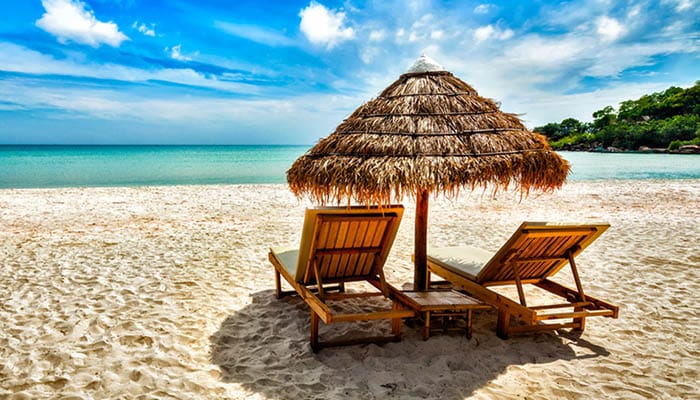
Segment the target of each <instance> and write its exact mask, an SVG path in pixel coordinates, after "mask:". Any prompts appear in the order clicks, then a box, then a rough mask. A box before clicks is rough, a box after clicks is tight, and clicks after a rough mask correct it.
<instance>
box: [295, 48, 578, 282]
mask: <svg viewBox="0 0 700 400" xmlns="http://www.w3.org/2000/svg"><path fill="white" fill-rule="evenodd" d="M568 171H569V164H568V163H567V162H566V161H565V160H564V159H562V158H561V157H559V156H558V155H557V154H556V153H555V152H554V151H552V150H551V148H550V147H549V144H548V143H547V140H546V139H545V138H544V136H542V135H539V134H536V133H533V132H530V131H528V130H527V128H525V126H524V125H523V124H522V122H521V121H520V119H519V118H518V117H517V116H516V115H514V114H506V113H503V112H501V111H500V110H499V109H498V105H497V104H496V103H494V102H493V101H492V100H489V99H486V98H483V97H481V96H479V95H478V94H477V93H476V90H474V89H473V88H472V87H471V86H469V85H468V84H466V83H465V82H463V81H461V80H460V79H458V78H457V77H455V76H454V75H452V74H451V73H450V72H447V71H445V70H444V69H443V68H442V67H440V66H439V65H438V64H436V63H435V62H434V61H432V60H430V59H429V58H427V57H425V56H422V57H421V58H419V59H418V60H417V61H416V62H415V63H414V64H413V65H412V66H411V68H409V70H408V71H407V72H406V73H405V74H403V75H401V76H400V77H399V79H398V80H396V81H395V82H394V83H392V84H391V85H390V86H389V87H388V88H386V89H385V90H384V91H383V92H382V93H381V94H380V95H379V97H377V98H376V99H373V100H370V101H369V102H367V103H365V104H364V105H362V106H360V107H359V108H358V109H357V110H355V112H353V113H352V115H350V116H349V117H348V118H347V119H345V120H344V121H343V122H342V123H341V124H340V125H338V127H337V128H336V129H335V132H333V133H332V134H331V135H329V136H327V137H325V138H323V139H321V140H320V141H319V143H318V144H316V145H315V146H314V147H312V148H311V149H310V150H309V151H308V152H307V153H306V154H304V155H303V156H301V157H300V158H299V159H297V160H296V161H295V162H294V164H293V165H292V167H291V168H290V169H289V170H288V171H287V181H288V182H289V187H290V189H291V191H292V192H293V193H294V194H296V195H297V196H303V195H308V196H309V197H310V198H311V199H313V200H315V201H317V202H319V203H321V204H325V203H329V202H337V203H341V202H343V201H347V202H350V201H351V200H355V201H356V202H358V203H360V204H380V205H382V204H389V203H390V202H391V200H392V199H395V200H399V199H401V198H402V197H403V196H404V195H405V194H407V195H409V196H415V199H416V225H415V238H414V239H415V249H414V251H415V275H414V289H415V290H424V289H425V288H426V275H427V274H426V270H427V264H426V251H427V230H428V225H427V220H428V198H429V194H430V193H445V194H448V195H457V194H458V192H459V190H460V189H462V188H466V189H469V190H473V189H474V188H475V187H487V186H492V187H493V188H494V190H498V189H507V188H508V187H515V188H517V189H519V190H520V191H521V192H522V193H525V194H527V193H529V192H530V190H533V189H534V190H545V191H547V190H553V189H555V188H559V187H561V185H562V184H563V183H564V180H565V179H566V175H567V174H568Z"/></svg>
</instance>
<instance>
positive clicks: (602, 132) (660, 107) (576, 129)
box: [535, 81, 700, 150]
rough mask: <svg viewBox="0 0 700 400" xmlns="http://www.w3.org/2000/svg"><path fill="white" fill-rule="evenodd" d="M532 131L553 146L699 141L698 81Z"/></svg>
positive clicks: (675, 144) (635, 145)
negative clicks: (588, 117) (585, 118)
mask: <svg viewBox="0 0 700 400" xmlns="http://www.w3.org/2000/svg"><path fill="white" fill-rule="evenodd" d="M535 131H537V132H539V133H541V134H543V135H545V136H547V138H548V139H549V141H550V144H551V145H552V147H553V148H554V149H562V148H570V147H572V146H575V145H585V146H589V147H599V146H602V147H609V146H612V147H617V148H620V149H628V150H636V149H638V148H640V147H642V146H646V147H651V148H669V150H675V149H677V148H679V147H680V146H682V145H685V144H699V143H700V81H697V82H696V83H695V85H694V86H692V87H690V88H688V89H682V88H678V87H673V86H672V87H670V88H668V89H666V90H665V91H663V92H658V93H652V94H648V95H644V96H642V97H640V98H639V99H637V100H626V101H623V102H622V103H620V109H619V111H617V112H615V109H614V108H613V107H611V106H607V107H605V108H603V109H601V110H598V111H596V112H594V113H593V122H590V123H588V122H581V121H578V120H576V119H574V118H566V119H564V120H563V121H561V122H560V123H556V122H550V123H548V124H546V125H544V126H540V127H536V128H535Z"/></svg>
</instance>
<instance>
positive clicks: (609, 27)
mask: <svg viewBox="0 0 700 400" xmlns="http://www.w3.org/2000/svg"><path fill="white" fill-rule="evenodd" d="M596 26H597V29H596V32H598V34H599V35H600V36H601V38H602V39H603V40H605V41H608V42H612V41H615V40H616V39H618V38H619V37H620V36H622V35H623V34H624V33H625V31H626V29H625V27H623V26H622V25H621V24H620V23H619V22H618V21H617V20H616V19H614V18H610V17H606V16H602V17H600V18H598V20H597V21H596Z"/></svg>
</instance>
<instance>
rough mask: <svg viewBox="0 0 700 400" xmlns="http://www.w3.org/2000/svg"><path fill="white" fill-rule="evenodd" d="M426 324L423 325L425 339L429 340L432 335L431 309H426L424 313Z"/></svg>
mask: <svg viewBox="0 0 700 400" xmlns="http://www.w3.org/2000/svg"><path fill="white" fill-rule="evenodd" d="M424 318H425V325H423V340H428V338H429V337H430V311H426V312H425V314H424Z"/></svg>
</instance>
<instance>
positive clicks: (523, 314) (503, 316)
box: [428, 222, 618, 339]
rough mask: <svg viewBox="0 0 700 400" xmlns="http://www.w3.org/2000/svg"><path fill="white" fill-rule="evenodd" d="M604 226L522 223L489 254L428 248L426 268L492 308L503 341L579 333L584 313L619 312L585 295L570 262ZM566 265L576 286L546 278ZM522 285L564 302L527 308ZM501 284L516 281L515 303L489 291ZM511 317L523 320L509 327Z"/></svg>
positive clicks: (471, 249)
mask: <svg viewBox="0 0 700 400" xmlns="http://www.w3.org/2000/svg"><path fill="white" fill-rule="evenodd" d="M609 226H610V225H608V224H598V225H556V224H548V223H543V222H524V223H523V224H522V225H520V227H519V228H518V229H517V230H516V231H515V233H514V234H513V236H511V238H510V239H509V240H508V241H507V242H506V243H505V245H503V247H501V249H500V250H498V252H497V253H496V254H495V255H493V256H492V253H490V252H488V251H485V250H482V249H479V248H476V247H469V246H464V247H452V248H441V249H431V250H428V271H429V273H434V274H436V275H439V276H441V277H443V278H444V279H446V280H448V281H449V282H451V283H452V284H453V285H455V286H457V287H459V288H461V289H463V290H465V291H467V292H469V293H470V294H471V295H472V296H474V297H476V298H479V299H481V300H483V301H484V302H486V303H488V304H491V305H493V306H494V307H496V308H497V309H498V323H497V334H498V336H499V337H500V338H502V339H506V338H508V335H509V334H510V333H519V332H531V331H542V330H554V329H559V328H573V329H575V330H580V331H583V330H584V328H585V321H586V318H587V317H592V316H605V317H612V318H617V315H618V307H617V306H614V305H612V304H609V303H607V302H604V301H602V300H598V299H595V298H593V297H591V296H589V295H588V294H585V293H584V291H583V287H582V285H581V280H580V279H579V275H578V271H577V269H576V263H575V261H574V257H576V256H577V255H578V254H579V253H581V251H583V249H585V248H586V247H587V246H588V245H589V244H591V243H592V242H593V241H594V240H595V239H596V238H598V236H600V235H601V234H602V233H603V232H604V231H605V230H606V229H607V228H608V227H609ZM567 263H568V264H569V266H570V267H571V272H572V273H573V277H574V282H575V283H576V290H574V289H570V288H568V287H565V286H562V285H561V284H559V283H556V282H553V281H552V280H550V279H549V278H550V277H551V276H553V275H554V274H556V273H557V272H558V271H559V270H561V269H562V268H563V267H564V266H565V265H566V264H567ZM524 284H533V285H535V286H537V287H539V288H541V289H544V290H546V291H548V292H551V293H553V294H554V295H557V296H560V297H562V298H564V300H565V302H564V303H560V304H549V305H538V306H528V303H527V300H526V299H525V291H524V290H523V285H524ZM500 285H515V287H516V288H517V292H518V298H519V301H514V300H512V299H510V298H508V297H506V296H504V295H502V294H500V293H497V292H496V291H493V290H491V289H489V287H491V286H500ZM511 316H513V317H515V318H516V319H517V320H520V321H522V322H523V323H524V324H520V325H519V326H511V324H510V317H511ZM569 319H571V321H570V322H567V321H566V320H569ZM562 320H564V321H562ZM544 321H547V322H544ZM549 322H554V323H549ZM523 325H524V326H523Z"/></svg>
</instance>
